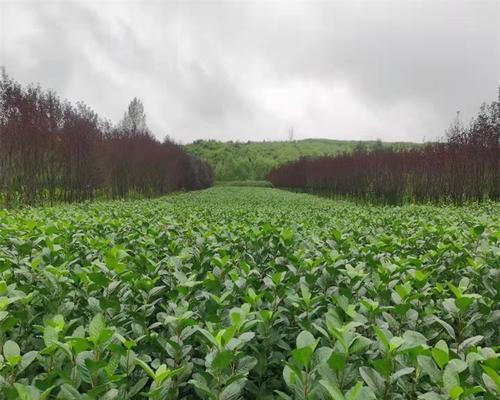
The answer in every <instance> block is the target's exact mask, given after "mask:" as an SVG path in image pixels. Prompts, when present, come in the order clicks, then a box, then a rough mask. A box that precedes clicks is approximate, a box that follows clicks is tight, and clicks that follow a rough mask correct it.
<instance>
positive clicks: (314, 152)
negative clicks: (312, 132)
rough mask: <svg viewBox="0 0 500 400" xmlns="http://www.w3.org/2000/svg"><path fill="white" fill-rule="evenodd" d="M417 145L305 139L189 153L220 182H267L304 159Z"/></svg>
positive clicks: (195, 146)
mask: <svg viewBox="0 0 500 400" xmlns="http://www.w3.org/2000/svg"><path fill="white" fill-rule="evenodd" d="M414 146H417V145H416V144H415V143H405V142H391V143H390V142H380V141H347V140H331V139H304V140H294V141H274V142H246V143H241V142H219V141H216V140H197V141H195V142H193V143H190V144H188V145H186V146H185V148H186V150H187V151H188V152H189V153H191V154H192V155H195V156H197V157H200V158H201V159H203V160H205V161H208V163H209V164H210V165H211V166H212V167H213V168H214V171H215V179H216V180H217V181H242V180H263V179H266V177H267V173H268V172H269V171H270V170H271V169H272V168H274V167H276V166H278V165H281V164H285V163H287V162H290V161H294V160H297V159H299V158H300V157H303V156H323V155H335V154H340V153H349V152H351V151H353V150H354V149H356V148H358V149H360V148H364V149H375V148H379V147H383V148H387V147H391V148H398V149H399V148H408V147H414Z"/></svg>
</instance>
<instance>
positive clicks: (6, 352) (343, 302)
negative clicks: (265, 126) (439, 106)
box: [0, 187, 500, 400]
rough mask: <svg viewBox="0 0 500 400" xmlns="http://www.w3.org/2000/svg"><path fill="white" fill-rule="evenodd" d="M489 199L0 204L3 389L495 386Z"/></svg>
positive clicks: (110, 392) (144, 393)
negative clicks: (464, 202)
mask: <svg viewBox="0 0 500 400" xmlns="http://www.w3.org/2000/svg"><path fill="white" fill-rule="evenodd" d="M499 217H500V204H499V203H494V202H492V203H484V204H482V205H477V204H476V205H473V204H472V205H469V206H464V207H456V206H431V205H407V206H401V207H387V206H385V207H383V206H369V205H358V204H354V203H349V202H341V201H331V200H328V199H323V198H319V197H314V196H311V195H307V194H296V193H290V192H285V191H281V190H278V189H271V188H245V187H216V188H212V189H208V190H204V191H199V192H191V193H184V194H177V195H172V196H167V197H163V198H160V199H155V200H139V201H111V202H96V203H88V204H87V203H86V204H80V205H64V206H57V207H52V208H33V209H22V210H17V211H16V210H12V211H2V210H0V347H1V354H2V355H1V356H0V398H1V399H22V400H39V399H56V398H57V399H68V400H69V399H71V400H73V399H104V400H111V399H141V398H150V399H157V400H159V399H162V400H163V399H197V398H200V399H211V400H230V399H232V400H234V399H280V398H282V399H309V400H316V399H326V400H327V399H334V400H355V399H359V400H370V399H424V400H439V399H443V400H444V399H462V400H463V399H466V400H467V399H498V398H499V390H500V389H499V388H500V377H499V370H500V361H499V358H498V352H499V348H500V347H499V345H500V340H499V328H498V327H499V326H500V306H499V297H498V286H499V277H500V221H499Z"/></svg>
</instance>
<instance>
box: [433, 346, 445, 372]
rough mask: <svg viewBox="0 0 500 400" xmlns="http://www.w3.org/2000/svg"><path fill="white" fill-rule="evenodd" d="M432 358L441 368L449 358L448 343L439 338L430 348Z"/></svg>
mask: <svg viewBox="0 0 500 400" xmlns="http://www.w3.org/2000/svg"><path fill="white" fill-rule="evenodd" d="M432 358H434V361H436V363H437V365H439V368H441V369H443V368H444V366H445V365H446V364H447V363H448V360H449V351H448V345H447V344H446V342H445V341H444V340H440V341H439V342H437V343H436V345H435V346H434V348H433V349H432Z"/></svg>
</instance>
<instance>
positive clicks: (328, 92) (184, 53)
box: [0, 0, 500, 143]
mask: <svg viewBox="0 0 500 400" xmlns="http://www.w3.org/2000/svg"><path fill="white" fill-rule="evenodd" d="M0 65H4V66H5V67H6V69H7V72H8V73H9V74H10V75H11V76H13V77H14V78H15V79H16V80H18V81H20V82H22V83H29V82H38V83H40V84H41V85H42V87H44V88H53V89H55V90H56V91H57V92H58V93H59V94H60V95H61V96H62V97H65V98H67V99H69V100H71V101H77V100H83V101H84V102H86V103H87V104H88V105H90V106H91V107H92V108H93V109H94V110H95V111H97V112H98V113H99V114H100V115H101V116H106V117H108V118H110V119H111V120H113V121H118V120H119V119H120V117H121V116H122V114H123V112H124V110H125V109H126V107H127V104H128V102H129V101H130V100H131V98H133V97H134V96H137V97H139V98H141V99H142V101H143V103H144V105H145V109H146V113H147V118H148V124H149V126H150V127H151V128H152V130H153V131H154V133H155V134H156V135H157V136H158V137H159V138H161V137H163V136H164V135H166V134H168V135H170V136H172V137H173V138H175V139H177V140H179V141H181V142H183V143H187V142H190V141H192V140H195V139H209V138H211V139H220V140H245V141H246V140H264V139H266V140H272V139H275V140H279V139H286V138H287V136H288V134H287V132H288V130H289V128H290V127H291V126H293V127H294V131H295V137H296V138H305V137H327V138H335V139H355V140H361V139H375V138H382V139H383V140H407V141H422V140H424V139H425V140H429V139H433V138H437V137H439V136H441V135H442V134H443V131H444V129H445V128H446V127H447V126H448V125H449V123H450V121H451V120H452V119H453V118H454V115H455V112H456V111H457V110H461V115H462V116H463V119H465V120H468V119H469V118H470V117H471V116H472V115H474V113H475V112H476V111H477V109H478V107H479V105H480V104H481V103H482V102H483V101H488V102H490V101H492V100H494V99H495V96H496V91H497V87H498V86H500V1H499V0H493V1H481V0H477V1H457V0H449V1H430V0H429V1H417V0H408V1H405V0H398V1H396V0H394V1H291V0H283V1H244V0H240V1H237V0H234V1H227V0H226V1H221V0H218V1H202V0H198V1H187V0H184V1H176V2H174V1H155V0H145V1H131V0H127V1H124V0H116V1H113V0H109V1H100V2H99V1H89V0H85V1H62V0H61V1H58V0H51V1H48V0H47V1H44V0H38V1H36V2H35V1H25V0H0Z"/></svg>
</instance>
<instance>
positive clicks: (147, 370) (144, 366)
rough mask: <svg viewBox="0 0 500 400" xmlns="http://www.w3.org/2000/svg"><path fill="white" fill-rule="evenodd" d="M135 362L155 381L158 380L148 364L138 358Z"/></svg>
mask: <svg viewBox="0 0 500 400" xmlns="http://www.w3.org/2000/svg"><path fill="white" fill-rule="evenodd" d="M134 362H135V363H136V364H137V365H139V366H140V367H141V368H142V369H143V370H144V371H146V373H147V374H148V375H149V376H150V377H151V378H152V379H153V380H154V379H155V378H156V374H155V373H154V371H153V370H152V369H151V368H150V367H149V365H148V364H146V363H145V362H144V361H142V360H141V359H139V358H136V359H135V360H134Z"/></svg>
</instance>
